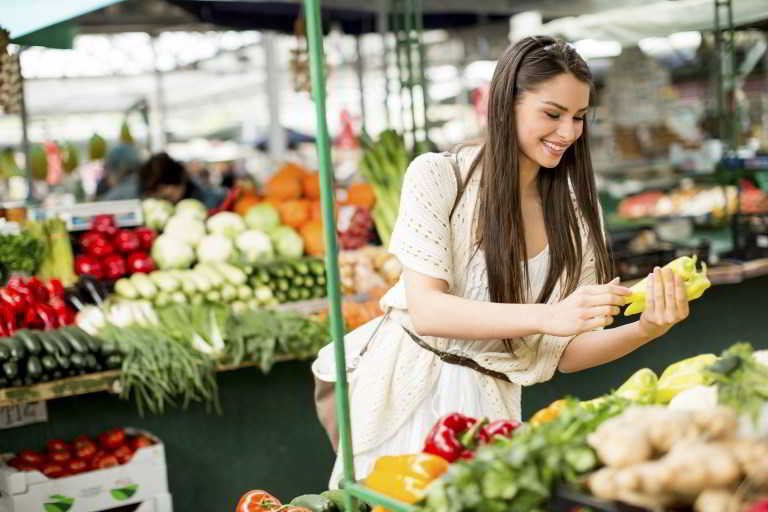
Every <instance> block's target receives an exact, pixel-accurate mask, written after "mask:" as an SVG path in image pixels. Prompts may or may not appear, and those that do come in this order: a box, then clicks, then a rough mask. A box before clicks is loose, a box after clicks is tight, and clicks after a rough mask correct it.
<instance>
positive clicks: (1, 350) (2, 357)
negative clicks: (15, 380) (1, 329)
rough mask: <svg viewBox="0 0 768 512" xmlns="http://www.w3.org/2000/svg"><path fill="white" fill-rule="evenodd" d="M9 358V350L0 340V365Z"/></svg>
mask: <svg viewBox="0 0 768 512" xmlns="http://www.w3.org/2000/svg"><path fill="white" fill-rule="evenodd" d="M10 358H11V348H10V347H9V346H8V345H6V344H5V343H3V340H0V363H4V362H5V361H8V360H9V359H10Z"/></svg>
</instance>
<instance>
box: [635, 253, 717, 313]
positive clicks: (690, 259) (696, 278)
mask: <svg viewBox="0 0 768 512" xmlns="http://www.w3.org/2000/svg"><path fill="white" fill-rule="evenodd" d="M664 268H669V269H672V271H673V272H674V273H675V274H678V275H679V276H680V277H682V278H683V282H684V284H685V295H686V297H688V300H689V301H691V300H694V299H698V298H699V297H701V296H702V295H703V294H704V291H705V290H706V289H707V288H709V287H710V286H711V285H712V283H710V282H709V279H707V265H706V263H704V262H702V263H701V270H700V271H699V270H696V255H694V256H681V257H680V258H677V259H674V260H672V261H670V262H669V263H667V264H666V265H664ZM630 290H631V291H632V295H630V296H629V297H627V302H626V303H627V304H629V307H627V309H625V310H624V316H630V315H634V314H637V313H642V312H643V311H644V310H645V304H646V300H647V297H648V278H647V277H646V278H645V279H643V280H642V281H640V282H639V283H637V284H635V285H634V286H633V287H631V288H630Z"/></svg>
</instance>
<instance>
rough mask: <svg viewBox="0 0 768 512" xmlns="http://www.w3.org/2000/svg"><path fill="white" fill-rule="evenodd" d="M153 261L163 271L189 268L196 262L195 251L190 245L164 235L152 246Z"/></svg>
mask: <svg viewBox="0 0 768 512" xmlns="http://www.w3.org/2000/svg"><path fill="white" fill-rule="evenodd" d="M152 259H153V260H155V263H156V264H157V267H158V268H160V269H163V270H167V269H172V268H189V267H190V266H191V265H192V262H193V261H195V251H194V249H192V247H191V246H190V245H189V244H187V243H185V242H183V241H181V240H179V239H178V238H174V237H172V236H169V235H165V234H164V235H160V236H159V237H157V239H156V240H155V243H154V244H152Z"/></svg>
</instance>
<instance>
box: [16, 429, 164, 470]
mask: <svg viewBox="0 0 768 512" xmlns="http://www.w3.org/2000/svg"><path fill="white" fill-rule="evenodd" d="M154 444H156V441H155V440H154V439H152V438H151V437H149V436H146V435H144V434H137V435H131V434H127V433H126V432H125V430H123V429H122V428H113V429H110V430H107V431H105V432H102V433H101V434H100V435H99V436H97V437H93V438H91V437H89V436H85V435H81V436H77V437H76V438H75V439H73V440H72V441H70V442H66V441H63V440H61V439H51V440H49V441H48V442H47V443H46V447H45V449H44V450H40V451H37V450H21V451H20V452H19V453H18V454H16V456H15V457H14V458H12V459H10V460H9V461H8V462H7V465H8V466H10V467H12V468H14V469H16V470H17V471H39V472H40V473H42V474H43V475H45V476H46V477H47V478H62V477H67V476H72V475H77V474H80V473H86V472H89V471H98V470H99V469H106V468H109V467H113V466H118V465H121V464H127V463H129V462H130V461H131V459H133V456H134V455H135V454H136V452H137V451H138V450H141V449H142V448H146V447H148V446H152V445H154Z"/></svg>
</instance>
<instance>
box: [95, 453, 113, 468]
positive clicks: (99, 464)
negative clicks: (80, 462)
mask: <svg viewBox="0 0 768 512" xmlns="http://www.w3.org/2000/svg"><path fill="white" fill-rule="evenodd" d="M119 464H120V463H119V462H118V460H117V457H115V456H114V455H112V454H110V453H102V454H100V455H96V456H95V457H94V458H93V460H92V461H91V469H106V468H111V467H113V466H117V465H119Z"/></svg>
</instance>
